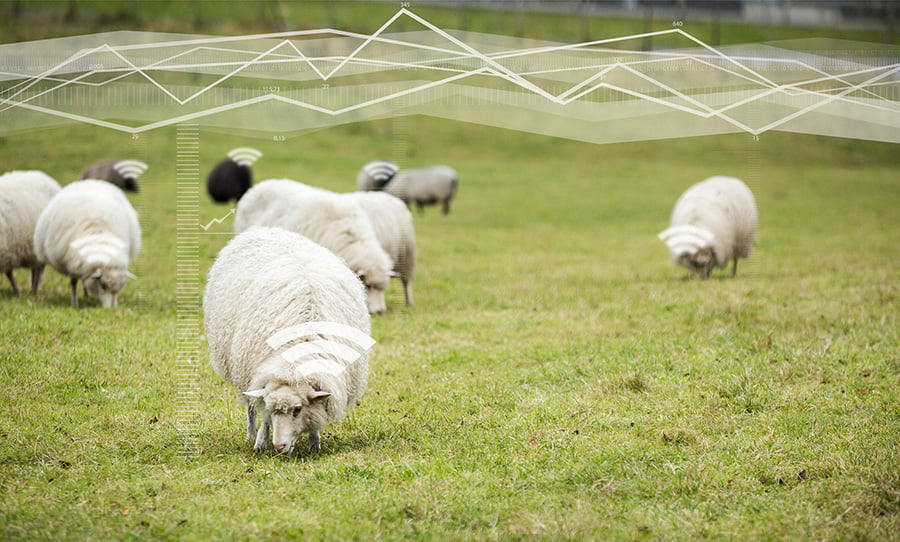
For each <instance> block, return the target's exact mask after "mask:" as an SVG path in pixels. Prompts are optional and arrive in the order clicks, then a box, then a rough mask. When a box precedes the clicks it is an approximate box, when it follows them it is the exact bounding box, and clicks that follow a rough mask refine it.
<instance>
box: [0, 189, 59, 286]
mask: <svg viewBox="0 0 900 542" xmlns="http://www.w3.org/2000/svg"><path fill="white" fill-rule="evenodd" d="M59 190H60V188H59V184H58V183H57V182H56V180H54V179H53V178H52V177H50V176H49V175H47V174H46V173H44V172H42V171H11V172H9V173H6V174H4V175H2V176H0V271H2V272H3V273H6V276H7V277H8V278H9V283H10V285H12V290H13V294H15V295H19V294H20V293H21V290H20V289H19V285H18V284H16V278H15V276H14V275H13V269H16V268H18V267H28V268H30V269H31V293H32V294H36V293H37V291H38V286H40V284H41V277H43V275H44V264H42V263H40V262H38V259H37V256H36V255H35V253H34V226H35V224H36V223H37V219H38V216H40V214H41V211H43V210H44V207H46V205H47V202H49V201H50V198H52V197H53V196H54V195H55V194H56V193H57V192H59Z"/></svg>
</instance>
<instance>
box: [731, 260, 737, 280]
mask: <svg viewBox="0 0 900 542" xmlns="http://www.w3.org/2000/svg"><path fill="white" fill-rule="evenodd" d="M737 260H738V259H737V258H735V259H734V262H733V263H732V265H731V277H732V278H734V277H735V275H737Z"/></svg>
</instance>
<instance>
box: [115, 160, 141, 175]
mask: <svg viewBox="0 0 900 542" xmlns="http://www.w3.org/2000/svg"><path fill="white" fill-rule="evenodd" d="M147 168H148V166H147V164H145V163H144V162H141V161H140V160H122V161H120V162H116V163H115V165H113V169H114V170H116V172H118V173H119V175H121V176H122V177H124V178H126V179H137V178H138V177H139V176H140V174H141V173H143V172H145V171H147Z"/></svg>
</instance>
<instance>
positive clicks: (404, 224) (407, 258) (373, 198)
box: [344, 192, 416, 307]
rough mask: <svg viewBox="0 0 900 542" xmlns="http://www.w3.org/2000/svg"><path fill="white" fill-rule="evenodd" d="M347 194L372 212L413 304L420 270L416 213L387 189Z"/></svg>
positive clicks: (380, 239)
mask: <svg viewBox="0 0 900 542" xmlns="http://www.w3.org/2000/svg"><path fill="white" fill-rule="evenodd" d="M344 197H347V198H350V199H351V200H353V201H355V202H356V203H357V204H358V205H359V206H360V207H361V208H362V210H363V211H364V212H365V213H366V214H367V215H368V217H369V220H370V221H371V222H372V226H373V227H374V228H375V236H376V237H377V238H378V242H379V243H381V246H382V248H384V250H385V252H387V253H388V256H390V257H391V259H392V260H393V261H394V269H393V273H394V274H395V275H396V276H398V277H400V281H401V282H402V283H403V296H404V299H405V300H406V306H407V307H409V306H412V302H413V295H412V281H413V278H414V275H415V272H416V232H415V228H414V227H413V217H412V213H410V212H409V209H407V207H406V205H405V204H404V203H403V202H402V201H400V200H399V199H398V198H396V197H394V196H392V195H390V194H388V193H386V192H350V193H348V194H344Z"/></svg>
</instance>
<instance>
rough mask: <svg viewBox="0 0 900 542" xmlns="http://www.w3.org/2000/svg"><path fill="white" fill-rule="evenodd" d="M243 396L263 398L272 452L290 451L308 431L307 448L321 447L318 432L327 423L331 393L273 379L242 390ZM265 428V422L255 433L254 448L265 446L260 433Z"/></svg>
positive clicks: (286, 452)
mask: <svg viewBox="0 0 900 542" xmlns="http://www.w3.org/2000/svg"><path fill="white" fill-rule="evenodd" d="M244 395H246V396H247V397H250V398H254V399H257V400H259V401H262V403H263V405H264V413H265V414H264V419H265V420H269V421H270V422H271V427H272V444H273V445H274V446H275V451H277V452H278V453H280V454H290V453H291V452H292V451H293V449H294V445H295V444H296V442H297V439H299V438H300V435H301V434H302V433H309V439H308V441H307V444H308V446H309V449H310V450H316V451H318V450H319V449H320V447H321V445H320V442H319V432H320V431H322V430H323V429H324V428H325V426H326V425H327V423H328V422H327V419H328V418H327V412H326V400H327V398H328V397H330V396H331V393H329V392H327V391H322V390H321V389H319V388H318V387H317V386H310V385H308V384H300V385H294V386H291V385H289V384H286V383H276V382H272V383H269V384H268V385H267V386H266V387H265V388H263V389H259V390H252V391H245V392H244ZM267 429H268V428H267V426H266V423H265V422H264V423H263V425H262V427H260V434H258V435H257V441H256V450H257V451H261V450H262V449H264V448H265V447H266V446H268V442H265V439H266V437H265V436H264V433H263V431H264V430H267Z"/></svg>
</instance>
